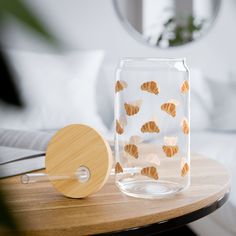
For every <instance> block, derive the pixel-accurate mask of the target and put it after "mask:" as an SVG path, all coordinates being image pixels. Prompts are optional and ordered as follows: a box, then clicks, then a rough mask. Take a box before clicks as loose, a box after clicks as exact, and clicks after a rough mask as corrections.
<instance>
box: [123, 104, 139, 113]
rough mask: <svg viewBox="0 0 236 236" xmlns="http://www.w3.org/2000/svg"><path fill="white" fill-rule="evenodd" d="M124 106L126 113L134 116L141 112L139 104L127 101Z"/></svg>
mask: <svg viewBox="0 0 236 236" xmlns="http://www.w3.org/2000/svg"><path fill="white" fill-rule="evenodd" d="M124 107H125V111H126V114H127V115H128V116H133V115H135V114H137V113H138V112H139V106H138V105H132V104H128V103H125V104H124Z"/></svg>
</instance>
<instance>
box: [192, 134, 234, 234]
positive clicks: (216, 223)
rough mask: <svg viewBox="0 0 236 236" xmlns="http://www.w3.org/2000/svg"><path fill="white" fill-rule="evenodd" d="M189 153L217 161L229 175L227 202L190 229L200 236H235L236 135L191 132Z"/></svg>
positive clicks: (193, 224)
mask: <svg viewBox="0 0 236 236" xmlns="http://www.w3.org/2000/svg"><path fill="white" fill-rule="evenodd" d="M191 152H192V153H199V154H203V155H205V156H208V157H210V158H212V159H215V160H217V161H219V162H220V163H222V164H223V165H224V166H225V167H226V168H227V169H228V170H229V172H230V174H231V193H230V198H229V201H228V202H227V203H226V204H225V205H224V206H223V207H221V208H220V209H219V210H217V211H216V212H214V213H213V214H211V215H209V216H207V217H205V218H203V219H201V220H199V221H196V222H194V223H192V224H190V225H191V227H192V228H193V230H194V231H196V232H197V233H198V234H199V235H202V236H204V235H209V236H210V235H213V234H212V232H214V236H218V235H219V236H221V235H236V180H235V179H236V161H235V160H236V133H223V132H210V131H204V132H193V133H192V134H191ZM215 227H218V228H219V229H217V230H216V228H215ZM222 232H224V234H222ZM226 232H227V233H226Z"/></svg>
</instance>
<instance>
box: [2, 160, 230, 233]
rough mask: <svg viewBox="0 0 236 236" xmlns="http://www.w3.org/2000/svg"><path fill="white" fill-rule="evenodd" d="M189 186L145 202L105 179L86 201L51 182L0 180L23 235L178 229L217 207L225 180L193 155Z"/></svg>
mask: <svg viewBox="0 0 236 236" xmlns="http://www.w3.org/2000/svg"><path fill="white" fill-rule="evenodd" d="M191 174H192V175H191V186H190V188H189V189H188V190H186V191H185V192H183V193H181V194H178V195H176V196H174V197H171V198H166V199H159V200H144V199H137V198H132V197H128V196H126V195H124V194H122V193H121V192H120V191H119V190H118V188H117V187H116V186H115V184H114V179H112V178H110V179H109V181H108V182H107V183H106V184H105V186H104V187H103V188H102V189H101V190H100V191H99V192H97V193H96V194H94V195H92V196H91V197H88V198H86V199H69V198H66V197H63V196H62V195H60V194H59V193H58V192H56V190H55V189H54V188H53V187H52V185H51V184H50V183H37V184H30V185H22V184H20V181H19V176H16V177H11V178H8V179H4V180H1V184H3V185H4V189H5V190H6V191H7V193H8V194H9V195H8V202H9V204H10V205H11V206H12V212H13V214H14V215H15V217H16V218H17V219H18V220H19V223H20V226H21V229H20V230H21V231H23V232H24V233H27V234H28V235H63V236H66V235H87V234H101V233H112V235H114V234H117V235H119V234H122V235H124V234H125V235H134V234H138V235H145V234H151V233H153V232H155V233H157V232H162V231H165V230H169V229H171V228H174V227H179V226H183V225H185V224H187V223H190V222H192V221H195V220H197V219H199V218H201V217H203V216H206V215H208V214H210V213H212V212H213V211H215V210H216V209H217V208H219V207H221V206H222V205H223V204H224V203H225V202H226V200H227V198H228V196H229V188H230V177H229V174H228V172H227V171H226V170H225V168H224V167H223V166H222V165H221V164H219V163H218V162H216V161H214V160H211V159H209V158H206V157H202V156H192V161H191Z"/></svg>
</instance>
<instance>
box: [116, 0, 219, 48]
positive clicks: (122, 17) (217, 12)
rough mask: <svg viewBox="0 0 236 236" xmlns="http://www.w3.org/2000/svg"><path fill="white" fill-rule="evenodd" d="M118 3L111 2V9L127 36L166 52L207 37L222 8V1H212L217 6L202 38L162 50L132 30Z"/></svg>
mask: <svg viewBox="0 0 236 236" xmlns="http://www.w3.org/2000/svg"><path fill="white" fill-rule="evenodd" d="M118 1H119V0H112V3H113V8H114V9H115V12H116V15H117V16H118V18H119V20H120V22H121V24H122V25H123V27H124V28H125V30H126V31H127V32H128V33H129V35H131V36H132V38H133V39H135V40H136V41H138V42H140V43H142V44H143V45H146V46H148V47H152V48H156V49H160V50H167V49H173V48H179V47H185V46H188V45H191V44H192V43H194V42H197V41H199V40H201V39H202V38H204V36H205V35H207V34H208V33H209V32H210V31H211V29H212V28H213V26H214V24H215V22H216V19H217V16H218V15H219V13H220V9H221V6H222V0H214V1H217V2H218V6H217V7H216V13H215V14H214V16H213V17H212V19H211V20H210V25H211V27H208V28H207V29H206V30H204V35H202V36H200V37H198V38H196V39H195V40H192V41H190V42H188V43H186V44H181V45H177V46H174V47H167V48H162V47H158V46H157V45H152V44H149V43H148V41H147V40H145V38H144V37H143V36H142V35H141V34H140V33H139V32H138V31H137V30H135V29H134V27H133V26H132V25H131V24H130V23H129V22H128V21H127V20H126V18H125V17H124V16H123V15H122V13H121V11H120V9H119V6H118Z"/></svg>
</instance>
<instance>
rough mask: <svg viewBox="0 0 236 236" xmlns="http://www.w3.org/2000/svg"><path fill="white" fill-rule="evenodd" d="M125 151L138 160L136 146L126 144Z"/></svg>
mask: <svg viewBox="0 0 236 236" xmlns="http://www.w3.org/2000/svg"><path fill="white" fill-rule="evenodd" d="M124 150H125V151H126V152H127V153H128V154H129V155H130V156H132V157H134V158H135V159H137V158H138V147H137V146H136V145H135V144H126V145H125V146H124Z"/></svg>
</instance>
